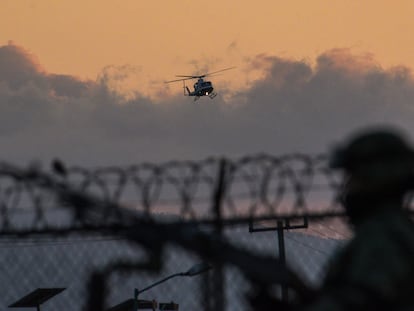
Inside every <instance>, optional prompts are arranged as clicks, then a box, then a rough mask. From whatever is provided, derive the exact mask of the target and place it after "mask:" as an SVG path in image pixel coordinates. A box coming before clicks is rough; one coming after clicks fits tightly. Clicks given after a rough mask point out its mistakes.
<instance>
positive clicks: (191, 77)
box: [176, 75, 201, 79]
mask: <svg viewBox="0 0 414 311" xmlns="http://www.w3.org/2000/svg"><path fill="white" fill-rule="evenodd" d="M176 77H185V78H188V79H197V78H200V77H201V76H184V75H176Z"/></svg>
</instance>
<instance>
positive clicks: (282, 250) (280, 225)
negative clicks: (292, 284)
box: [276, 220, 288, 302]
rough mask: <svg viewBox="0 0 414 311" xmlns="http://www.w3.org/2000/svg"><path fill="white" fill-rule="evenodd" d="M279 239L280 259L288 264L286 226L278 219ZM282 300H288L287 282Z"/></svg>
mask: <svg viewBox="0 0 414 311" xmlns="http://www.w3.org/2000/svg"><path fill="white" fill-rule="evenodd" d="M276 230H277V240H278V245H279V259H280V261H281V262H282V263H283V264H284V265H286V249H285V235H284V232H283V231H284V228H283V221H282V220H278V221H277V227H276ZM281 296H282V301H283V302H287V301H288V288H287V286H286V284H283V285H282V292H281Z"/></svg>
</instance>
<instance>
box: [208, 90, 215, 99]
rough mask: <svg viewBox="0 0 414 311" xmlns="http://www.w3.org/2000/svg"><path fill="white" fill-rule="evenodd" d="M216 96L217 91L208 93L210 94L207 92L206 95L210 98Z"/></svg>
mask: <svg viewBox="0 0 414 311" xmlns="http://www.w3.org/2000/svg"><path fill="white" fill-rule="evenodd" d="M216 96H217V93H214V92H213V93H210V94H208V97H210V98H211V99H213V98H214V97H216Z"/></svg>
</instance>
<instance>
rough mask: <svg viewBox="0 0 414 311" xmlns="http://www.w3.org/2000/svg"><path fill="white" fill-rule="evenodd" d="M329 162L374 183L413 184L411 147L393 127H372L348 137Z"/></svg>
mask: <svg viewBox="0 0 414 311" xmlns="http://www.w3.org/2000/svg"><path fill="white" fill-rule="evenodd" d="M330 166H331V168H334V169H342V170H344V171H345V172H346V173H349V174H354V175H357V176H359V177H361V178H362V180H366V181H369V182H371V183H374V184H381V185H384V184H391V183H392V184H396V183H398V184H401V183H403V184H405V186H407V182H408V183H410V184H413V185H414V182H413V181H414V150H413V149H412V148H411V147H410V146H409V144H408V143H407V141H406V139H405V138H404V135H402V134H401V133H399V132H398V131H396V130H392V129H386V128H382V129H372V130H367V131H365V132H361V133H359V134H357V135H355V136H353V137H351V138H350V139H349V140H348V142H347V143H345V144H344V145H343V146H341V147H339V148H337V149H336V150H335V151H334V152H333V154H332V157H331V159H330ZM371 186H373V185H371Z"/></svg>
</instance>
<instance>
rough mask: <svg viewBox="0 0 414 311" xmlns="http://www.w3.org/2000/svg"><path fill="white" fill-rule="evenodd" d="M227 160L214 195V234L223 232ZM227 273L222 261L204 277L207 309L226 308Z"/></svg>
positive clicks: (220, 167)
mask: <svg viewBox="0 0 414 311" xmlns="http://www.w3.org/2000/svg"><path fill="white" fill-rule="evenodd" d="M226 170H227V161H226V159H225V158H222V159H220V161H219V167H218V175H217V182H216V184H215V188H214V192H213V197H212V206H211V207H212V212H213V213H214V217H215V225H214V234H217V235H219V236H221V235H222V234H223V219H222V203H223V199H224V196H225V192H226V180H225V179H226ZM225 289H226V286H225V273H224V267H223V265H222V264H221V263H217V264H215V265H214V269H213V270H212V271H211V273H208V274H206V275H205V279H204V301H205V303H206V304H205V307H206V308H205V310H206V311H224V309H225Z"/></svg>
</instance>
